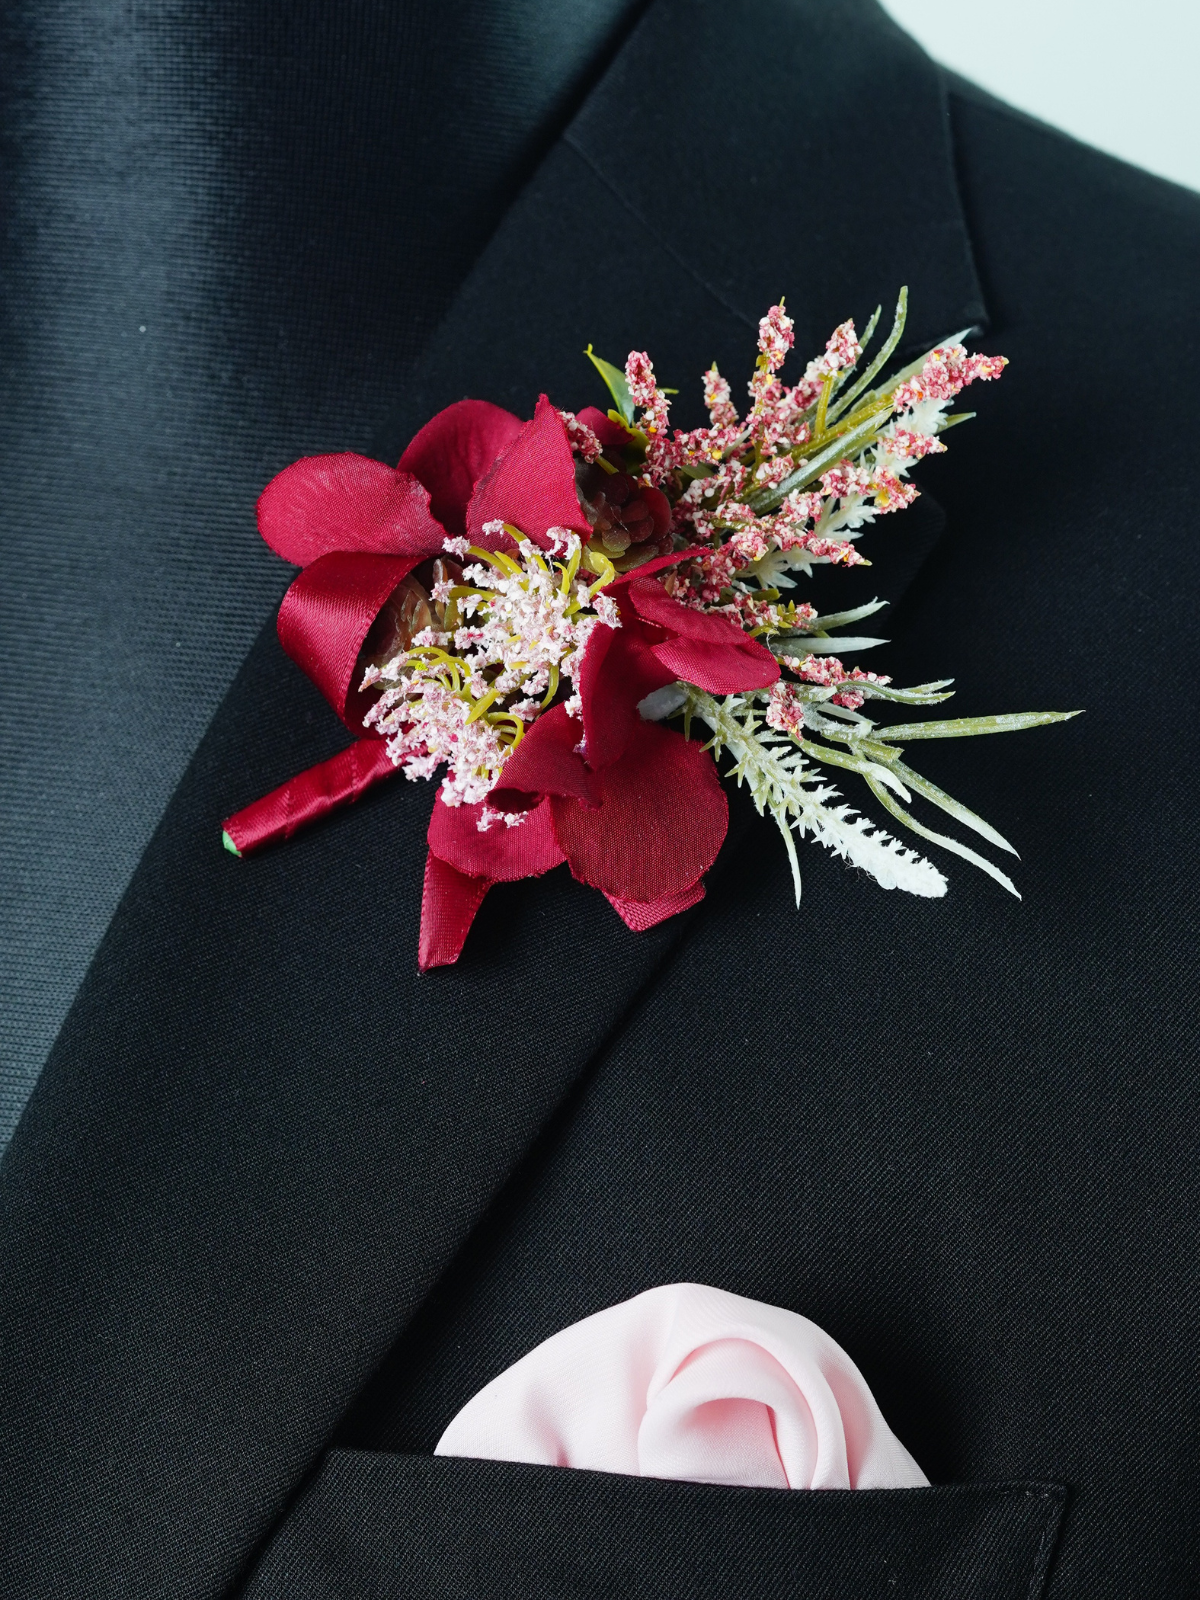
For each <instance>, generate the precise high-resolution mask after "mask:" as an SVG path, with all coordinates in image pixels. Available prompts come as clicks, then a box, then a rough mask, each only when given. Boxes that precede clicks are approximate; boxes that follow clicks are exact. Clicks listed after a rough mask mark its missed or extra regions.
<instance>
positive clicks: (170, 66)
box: [0, 0, 640, 1148]
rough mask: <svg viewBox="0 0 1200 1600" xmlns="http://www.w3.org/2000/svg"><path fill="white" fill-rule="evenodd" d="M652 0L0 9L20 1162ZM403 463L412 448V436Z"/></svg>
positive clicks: (308, 0)
mask: <svg viewBox="0 0 1200 1600" xmlns="http://www.w3.org/2000/svg"><path fill="white" fill-rule="evenodd" d="M639 9H640V0H576V3H575V4H573V5H571V6H570V7H569V8H566V7H556V6H550V5H546V4H545V3H543V0H438V3H437V4H431V3H420V4H404V5H386V4H376V3H374V0H339V3H338V4H337V5H335V6H329V5H320V4H314V3H312V0H302V3H300V4H298V5H290V6H288V7H286V8H279V7H270V6H259V5H252V4H246V3H245V0H216V3H214V4H209V5H205V6H203V7H196V6H189V5H186V4H180V3H178V0H155V3H153V4H149V5H142V4H138V5H125V4H119V3H116V0H72V3H70V4H66V5H51V6H47V5H44V4H42V3H40V0H11V3H9V4H6V5H5V6H4V8H3V12H2V14H0V62H2V63H3V67H2V71H0V194H2V195H3V215H4V229H3V235H2V239H0V281H2V282H3V285H4V311H3V313H2V315H3V322H2V324H0V329H2V333H3V338H2V339H0V386H2V387H0V462H2V470H3V481H4V498H3V508H2V510H0V519H2V520H0V539H2V540H3V551H4V577H5V581H4V583H3V585H2V586H0V638H2V639H3V641H4V660H3V670H2V673H0V995H3V997H4V1003H3V1007H2V1008H0V1148H3V1146H4V1145H5V1144H6V1143H7V1141H8V1138H9V1135H10V1134H11V1132H12V1129H13V1126H14V1125H15V1123H16V1120H17V1117H18V1115H19V1114H20V1110H21V1107H22V1105H23V1104H24V1102H25V1099H26V1096H27V1095H28V1093H29V1090H30V1087H31V1086H32V1084H33V1081H34V1078H35V1077H36V1074H37V1072H38V1070H39V1069H40V1067H41V1065H42V1063H43V1061H44V1060H45V1057H46V1053H47V1051H48V1049H49V1047H50V1044H51V1041H52V1040H53V1038H54V1035H55V1033H56V1032H57V1030H58V1027H59V1025H60V1023H61V1021H62V1019H63V1016H64V1015H65V1013H66V1009H67V1006H68V1005H69V1003H70V1000H71V997H72V995H73V994H74V992H75V989H76V986H77V985H78V983H79V980H80V978H81V976H82V974H83V972H84V970H85V968H86V966H87V963H88V961H89V960H90V959H91V956H92V953H93V951H94V950H95V948H96V944H97V941H98V939H99V938H100V935H101V934H102V933H103V931H104V928H105V926H106V925H107V923H108V920H109V918H110V916H111V915H112V912H113V909H114V907H115V906H116V904H117V901H118V899H119V897H120V894H121V892H122V890H123V889H124V887H125V885H126V884H127V882H128V881H129V877H130V874H131V872H132V871H133V868H134V866H135V865H136V863H137V860H138V858H139V856H140V855H141V853H142V850H143V849H144V847H145V845H146V842H147V840H148V839H149V837H150V834H151V832H152V831H153V829H154V827H155V825H156V823H157V822H158V820H159V818H160V816H161V815H162V812H163V808H164V807H165V805H166V803H167V801H168V799H169V798H170V795H171V792H172V791H173V789H174V788H175V786H176V784H177V782H178V781H179V778H180V776H181V775H182V773H183V770H184V767H185V766H186V764H187V762H188V760H189V759H190V757H191V756H192V754H193V752H194V750H195V748H196V745H197V743H198V741H199V738H200V735H201V734H202V732H203V731H204V728H205V726H206V725H207V723H208V721H209V718H210V717H211V715H212V713H213V711H214V710H215V709H216V707H217V705H218V704H219V702H220V700H221V697H222V695H223V694H224V693H225V690H226V689H227V688H228V686H229V684H230V682H231V681H232V679H233V677H234V674H235V672H236V670H237V668H238V666H239V665H240V663H241V661H242V659H243V657H244V656H245V654H246V652H247V650H248V649H249V647H250V645H251V643H252V642H253V640H254V638H255V636H256V635H257V633H258V631H259V629H260V628H261V627H262V625H263V622H264V620H265V619H266V618H267V617H268V616H269V615H270V614H271V612H272V610H273V608H274V605H275V603H276V602H277V601H278V599H279V596H280V594H281V593H282V591H283V588H284V585H285V582H286V577H287V573H286V569H285V568H284V567H283V566H282V565H281V563H280V562H279V561H277V560H276V559H275V558H274V557H273V556H272V555H271V553H270V551H269V550H267V548H266V547H265V546H264V545H263V544H262V542H261V541H260V540H259V539H258V538H256V537H255V532H254V501H255V497H256V495H257V494H258V491H259V490H260V489H261V487H262V486H263V485H264V484H265V483H266V482H267V480H268V479H269V478H270V477H271V476H272V474H273V473H275V472H278V471H279V469H280V468H281V467H284V466H286V465H287V463H288V462H289V461H291V460H293V459H294V458H295V457H296V456H299V455H303V454H312V453H315V452H317V451H324V450H339V449H357V450H364V449H366V448H367V447H368V446H369V444H370V443H371V440H372V437H373V435H374V434H375V432H376V431H377V429H378V425H379V418H380V415H381V414H382V413H383V411H385V410H386V408H387V407H388V406H389V405H390V404H391V403H392V398H393V396H394V394H395V392H396V390H397V389H398V388H399V387H400V386H401V385H402V383H403V381H404V373H405V372H406V370H407V369H408V368H409V366H410V365H411V363H412V361H413V359H414V357H415V356H416V355H417V354H418V352H419V351H420V350H421V348H422V347H423V345H424V343H425V341H426V339H427V338H428V335H429V333H430V331H431V330H432V329H433V328H434V327H435V326H436V325H437V322H438V320H439V318H440V317H441V315H442V313H443V312H444V310H445V308H446V306H447V305H448V304H449V302H450V299H451V298H452V296H453V294H454V291H455V289H456V288H457V286H458V284H459V283H460V282H461V280H462V278H463V275H464V274H465V273H466V271H467V270H468V268H469V267H470V266H471V263H472V262H473V260H474V259H475V256H476V255H477V253H478V251H479V250H480V248H481V247H482V246H483V245H484V243H485V242H486V240H487V238H488V236H489V234H490V233H491V231H492V229H493V228H494V227H495V225H496V223H497V221H498V220H499V218H500V217H501V216H502V215H503V212H504V209H505V207H506V205H507V204H508V203H509V202H510V201H511V200H512V198H513V197H514V195H515V194H516V193H517V192H518V190H519V189H520V187H521V185H522V184H523V183H524V182H525V180H526V179H527V178H528V176H529V174H530V173H531V171H532V170H533V169H534V167H535V166H536V164H537V161H538V160H539V159H540V157H541V156H542V155H543V154H544V152H545V150H546V147H547V145H548V144H549V143H550V142H551V140H552V139H553V138H554V136H555V135H556V134H557V133H558V131H559V130H560V128H561V126H562V123H563V121H564V119H565V118H566V117H567V115H568V114H569V113H570V112H571V110H572V109H573V108H574V106H575V105H576V104H577V103H578V101H579V98H580V96H581V94H582V93H584V92H585V90H586V88H587V87H588V85H589V84H590V83H591V82H593V81H594V80H595V78H596V77H597V76H598V75H599V74H600V72H601V71H602V69H603V67H604V65H605V64H606V62H607V60H608V59H609V57H610V56H611V54H612V51H613V50H614V48H615V47H616V45H617V43H618V42H619V41H620V39H621V38H622V37H623V35H624V33H625V32H627V31H628V28H629V26H630V25H631V23H632V21H633V20H634V18H635V17H636V15H637V12H638V10H639ZM402 442H403V441H402Z"/></svg>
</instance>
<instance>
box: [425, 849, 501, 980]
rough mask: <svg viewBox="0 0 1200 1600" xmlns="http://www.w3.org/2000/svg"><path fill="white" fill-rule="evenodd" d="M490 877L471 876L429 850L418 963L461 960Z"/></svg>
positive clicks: (448, 963) (444, 963)
mask: <svg viewBox="0 0 1200 1600" xmlns="http://www.w3.org/2000/svg"><path fill="white" fill-rule="evenodd" d="M491 887H492V886H491V883H490V882H489V881H488V879H487V878H469V877H467V876H466V875H465V874H464V873H461V872H456V871H455V870H454V868H453V867H450V866H447V865H446V863H445V862H444V861H439V860H438V858H437V857H436V856H435V855H434V854H433V852H432V851H430V853H429V855H428V856H426V858H425V888H424V892H423V893H422V895H421V937H420V942H419V944H418V946H417V966H418V967H419V968H420V970H421V971H422V972H428V971H429V969H430V967H449V966H453V964H454V963H455V962H456V961H457V960H458V958H459V956H460V954H461V953H462V947H463V945H464V943H465V942H466V937H467V934H468V933H469V932H470V931H471V924H472V922H474V920H475V913H476V912H477V911H478V910H479V907H480V906H481V905H482V903H483V897H484V895H485V894H486V893H487V892H488V890H489V889H490V888H491Z"/></svg>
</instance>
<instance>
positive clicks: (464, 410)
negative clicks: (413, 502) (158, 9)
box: [400, 400, 522, 534]
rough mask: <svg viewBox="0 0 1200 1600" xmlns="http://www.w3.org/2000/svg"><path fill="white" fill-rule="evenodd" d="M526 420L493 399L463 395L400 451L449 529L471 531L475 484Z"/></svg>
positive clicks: (403, 463) (403, 464) (404, 468)
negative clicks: (470, 506)
mask: <svg viewBox="0 0 1200 1600" xmlns="http://www.w3.org/2000/svg"><path fill="white" fill-rule="evenodd" d="M521 426H522V424H521V419H520V418H519V417H514V416H513V414H512V412H511V411H505V410H504V409H503V408H502V407H500V406H494V405H492V404H491V402H490V401H487V400H459V401H456V403H455V404H454V405H452V406H447V407H446V409H445V410H444V411H439V412H438V414H437V416H436V417H433V418H432V419H431V420H430V421H429V422H427V423H426V424H425V426H424V427H423V428H422V429H421V431H420V433H418V434H417V435H416V437H415V438H414V439H413V441H412V443H411V444H410V445H409V447H408V449H407V450H406V451H405V452H404V454H403V455H402V456H401V457H400V471H401V472H411V473H412V475H413V477H414V478H418V479H419V480H420V481H421V482H422V483H423V484H424V485H425V487H426V488H427V489H428V490H429V508H430V510H431V511H432V512H433V515H434V516H435V517H436V518H437V519H438V521H439V522H440V523H441V524H442V526H443V527H444V528H445V529H446V531H447V533H453V534H463V533H465V532H466V531H467V503H468V501H469V500H470V498H471V492H472V490H473V489H474V487H475V485H476V484H477V483H478V481H479V479H480V478H482V477H483V475H484V473H485V472H487V470H488V468H489V467H490V466H491V465H492V463H493V462H494V461H495V460H496V457H497V456H498V455H499V454H500V452H501V451H502V450H503V449H505V448H506V446H508V445H510V444H511V443H512V441H513V440H514V439H515V438H516V436H517V434H518V433H520V431H521Z"/></svg>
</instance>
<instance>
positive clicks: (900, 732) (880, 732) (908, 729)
mask: <svg viewBox="0 0 1200 1600" xmlns="http://www.w3.org/2000/svg"><path fill="white" fill-rule="evenodd" d="M1082 715H1083V713H1082V712H1081V711H1008V712H1005V713H1003V714H1002V715H1001V716H998V717H958V718H957V719H956V720H955V721H953V722H906V723H902V724H900V725H898V726H896V727H893V728H876V730H875V733H874V735H873V737H874V738H876V739H879V740H881V741H885V742H888V743H892V742H896V743H902V744H907V743H908V742H909V741H910V740H911V739H965V738H968V737H969V736H970V735H971V734H976V733H1018V732H1019V731H1020V730H1021V729H1022V728H1041V727H1044V726H1045V725H1046V724H1047V723H1049V722H1069V721H1070V719H1071V718H1072V717H1079V716H1082Z"/></svg>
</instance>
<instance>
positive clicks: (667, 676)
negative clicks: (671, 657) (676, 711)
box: [575, 617, 675, 770]
mask: <svg viewBox="0 0 1200 1600" xmlns="http://www.w3.org/2000/svg"><path fill="white" fill-rule="evenodd" d="M674 681H675V674H674V672H672V671H671V670H670V669H669V668H668V667H666V666H664V665H663V663H662V662H661V661H659V660H657V659H656V657H655V656H654V654H653V652H652V650H651V648H650V643H649V641H648V640H647V639H646V638H645V636H644V635H643V633H642V630H641V628H640V626H639V624H638V621H637V618H636V617H630V618H629V620H628V621H627V622H626V624H625V625H624V626H623V627H621V628H609V627H606V626H605V624H604V623H600V624H598V625H597V626H596V627H595V628H593V629H592V632H591V635H590V636H589V638H588V642H587V644H586V645H585V646H584V652H583V660H582V662H581V663H580V667H579V674H578V676H577V678H576V680H575V682H576V684H577V686H578V689H579V697H580V699H581V700H582V702H583V728H584V754H585V756H586V757H587V762H588V765H589V766H590V767H591V768H593V770H597V769H599V768H601V767H608V766H610V765H611V764H612V763H613V762H614V761H616V760H618V759H619V757H620V756H621V755H622V753H623V752H624V750H625V747H626V745H627V744H628V743H629V740H630V738H631V737H632V736H633V734H634V732H635V731H636V730H637V728H638V727H640V726H642V725H643V724H642V719H641V717H639V716H638V709H637V708H638V702H639V701H641V700H644V699H645V698H646V696H647V695H648V694H650V693H651V692H652V691H653V690H654V689H661V688H663V687H664V686H665V685H666V684H668V683H674Z"/></svg>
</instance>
